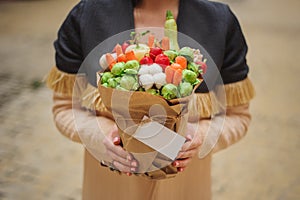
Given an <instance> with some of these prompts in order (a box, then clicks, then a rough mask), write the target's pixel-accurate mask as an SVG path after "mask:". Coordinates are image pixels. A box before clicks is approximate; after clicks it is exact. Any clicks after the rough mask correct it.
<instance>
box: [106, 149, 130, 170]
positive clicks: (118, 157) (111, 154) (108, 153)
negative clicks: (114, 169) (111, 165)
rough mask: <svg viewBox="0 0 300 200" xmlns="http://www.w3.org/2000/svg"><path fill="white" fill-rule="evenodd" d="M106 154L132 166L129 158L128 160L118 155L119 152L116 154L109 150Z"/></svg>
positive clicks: (113, 159) (114, 159) (112, 158)
mask: <svg viewBox="0 0 300 200" xmlns="http://www.w3.org/2000/svg"><path fill="white" fill-rule="evenodd" d="M106 154H107V155H108V156H109V157H110V159H111V160H112V161H118V162H119V163H121V164H122V165H126V166H128V167H131V161H129V160H126V159H124V158H122V157H120V156H118V155H117V154H115V153H114V152H112V151H110V150H109V151H107V152H106Z"/></svg>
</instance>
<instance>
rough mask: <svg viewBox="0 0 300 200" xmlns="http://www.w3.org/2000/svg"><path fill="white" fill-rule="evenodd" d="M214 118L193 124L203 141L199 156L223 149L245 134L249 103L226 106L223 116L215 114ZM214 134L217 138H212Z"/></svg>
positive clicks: (249, 118) (249, 117) (249, 119)
mask: <svg viewBox="0 0 300 200" xmlns="http://www.w3.org/2000/svg"><path fill="white" fill-rule="evenodd" d="M218 118H219V119H218ZM214 120H215V121H213V120H209V119H203V120H200V121H199V123H198V124H195V123H194V124H193V125H194V127H197V133H199V134H201V136H202V137H203V141H204V142H203V144H202V146H201V148H200V150H199V154H198V157H199V158H204V157H205V156H206V155H208V154H209V153H211V152H212V153H216V152H218V151H220V150H222V149H225V148H227V147H229V146H230V145H232V144H234V143H236V142H238V141H239V140H240V139H242V138H243V137H244V136H245V135H246V133H247V130H248V127H249V125H250V121H251V115H250V112H249V104H245V105H240V106H233V107H227V112H226V115H225V118H224V116H223V117H221V116H216V118H215V119H214ZM217 132H218V133H217ZM214 134H217V135H218V139H217V140H215V139H214V138H212V135H214Z"/></svg>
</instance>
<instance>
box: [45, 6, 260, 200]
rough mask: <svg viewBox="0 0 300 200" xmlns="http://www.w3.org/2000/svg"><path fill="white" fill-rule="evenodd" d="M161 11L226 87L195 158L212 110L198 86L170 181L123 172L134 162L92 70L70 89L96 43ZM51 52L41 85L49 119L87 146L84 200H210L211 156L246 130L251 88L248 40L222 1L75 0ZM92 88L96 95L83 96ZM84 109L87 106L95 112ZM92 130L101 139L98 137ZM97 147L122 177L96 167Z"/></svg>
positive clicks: (145, 23) (159, 17)
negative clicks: (194, 115) (212, 139)
mask: <svg viewBox="0 0 300 200" xmlns="http://www.w3.org/2000/svg"><path fill="white" fill-rule="evenodd" d="M166 10H171V11H172V12H173V14H174V16H175V18H176V21H177V24H178V31H179V32H182V33H184V34H186V35H188V36H190V37H191V38H193V39H194V40H196V41H197V42H198V43H200V44H201V45H202V46H203V47H204V48H205V49H206V50H207V51H208V52H209V54H210V55H211V57H212V58H213V60H214V62H215V63H216V65H217V67H218V69H219V71H220V74H221V76H222V79H223V82H224V84H225V92H226V99H227V104H226V118H225V123H224V126H223V129H222V132H221V135H220V138H219V140H218V143H217V144H216V145H215V146H214V147H213V150H212V151H211V152H210V153H209V154H208V155H206V156H205V157H204V158H201V159H199V157H198V153H199V152H198V151H199V148H200V147H201V143H202V142H203V135H205V134H206V133H207V129H208V127H209V125H210V123H211V119H212V116H214V115H215V114H218V111H216V110H214V109H212V100H211V98H209V93H208V92H209V90H210V89H209V87H207V86H206V85H205V83H204V84H201V85H200V87H199V88H198V89H197V95H196V103H197V106H198V108H199V109H198V110H196V112H198V114H200V116H201V118H200V119H197V120H194V121H193V122H191V123H190V125H191V126H190V127H192V126H193V125H194V127H197V128H194V129H193V128H191V129H189V130H187V131H188V134H187V135H189V136H187V142H186V143H185V144H184V146H183V148H182V151H181V153H180V154H179V155H178V157H177V160H176V161H175V162H174V163H173V165H174V166H176V167H177V168H178V171H179V172H181V173H179V174H178V175H177V176H176V177H175V178H171V179H165V180H159V181H157V180H148V179H145V178H141V177H138V176H130V175H131V174H130V173H131V172H132V171H135V170H136V169H137V167H138V166H137V165H138V163H137V162H136V161H135V160H134V158H133V157H132V156H131V154H130V153H129V152H126V151H125V150H123V149H122V147H121V146H120V145H119V144H120V142H121V141H120V138H119V136H118V132H117V129H116V125H115V123H114V121H113V120H111V119H110V117H111V113H109V112H108V111H107V110H105V108H104V107H103V105H102V102H101V97H100V95H99V94H98V93H97V89H96V87H95V86H96V80H95V79H96V77H95V73H96V71H93V69H85V70H86V73H85V74H82V76H80V78H79V79H78V81H79V82H82V83H83V84H81V85H80V86H81V88H79V90H77V92H76V94H74V93H73V85H74V82H75V76H76V73H77V72H78V70H79V68H80V66H81V64H82V62H83V60H84V58H85V57H86V56H87V55H88V54H89V52H90V51H91V50H92V49H93V48H94V47H95V46H97V45H98V44H99V43H101V42H102V41H104V40H105V39H107V38H108V37H110V36H112V35H114V34H117V33H120V32H123V31H126V30H129V29H134V28H141V27H149V26H154V27H163V25H164V21H165V13H166ZM55 50H56V67H54V68H53V69H52V71H51V72H50V74H49V77H48V85H49V87H50V88H52V89H53V90H54V98H53V100H54V106H53V114H54V121H55V123H56V125H57V128H58V129H59V130H60V132H61V133H62V134H64V135H66V136H67V137H69V138H70V139H71V140H73V141H76V142H82V143H84V144H86V142H85V141H89V142H91V143H93V146H92V145H91V146H92V147H88V149H89V151H87V150H86V151H85V161H84V162H85V170H84V183H83V199H88V200H92V199H121V198H126V199H158V200H159V199H167V198H168V199H189V200H191V199H197V200H198V199H203V200H207V199H211V178H210V168H211V157H212V154H213V153H214V152H217V151H219V150H221V149H224V148H226V147H228V146H229V145H231V144H233V143H235V142H237V141H238V140H239V139H241V138H242V137H243V136H244V135H245V133H246V131H247V128H248V126H249V123H250V118H251V117H250V114H249V101H250V99H252V97H253V93H254V91H253V87H252V84H251V82H250V80H249V78H248V76H247V74H248V66H247V64H246V58H245V57H246V53H247V45H246V43H245V40H244V37H243V34H242V32H241V29H240V26H239V23H238V21H237V19H236V17H235V16H234V14H233V13H232V12H231V11H230V9H229V7H228V6H226V5H224V4H221V3H215V2H209V1H206V0H181V1H180V0H165V1H161V0H142V1H130V0H127V1H126V0H124V1H117V0H109V1H108V0H89V1H85V0H82V1H81V2H80V3H78V4H77V5H76V6H75V7H74V8H73V10H72V11H71V12H70V13H69V15H68V17H67V18H66V20H65V22H64V23H63V25H62V26H61V28H60V30H59V33H58V39H57V40H56V41H55ZM91 93H92V94H93V95H96V96H97V98H89V94H91ZM72 96H75V98H73V99H72ZM93 97H95V96H93ZM89 99H90V101H89ZM91 99H93V100H91ZM83 108H84V109H83ZM74 110H75V111H76V113H77V114H76V115H77V116H76V119H75V118H74V117H73V111H74ZM88 110H94V111H95V113H97V115H96V116H95V115H93V114H92V113H91V112H89V111H88ZM75 120H76V123H75ZM95 122H97V123H95ZM195 125H196V126H195ZM99 127H100V128H101V130H102V132H104V133H105V134H106V135H107V137H103V138H101V136H99V134H98V133H99V132H98V130H99ZM79 133H80V137H79ZM89 142H88V143H89ZM102 142H103V143H102ZM89 144H90V143H89ZM97 151H99V152H106V156H107V159H108V160H109V161H113V165H114V167H115V168H116V169H118V170H119V171H122V172H123V174H122V175H120V174H118V173H114V172H110V171H109V170H108V168H104V167H101V166H100V165H99V161H98V160H100V159H101V158H97V156H96V155H97ZM89 152H92V154H93V155H91V154H90V153H89ZM99 154H101V153H99ZM95 157H96V158H95ZM97 159H98V160H97Z"/></svg>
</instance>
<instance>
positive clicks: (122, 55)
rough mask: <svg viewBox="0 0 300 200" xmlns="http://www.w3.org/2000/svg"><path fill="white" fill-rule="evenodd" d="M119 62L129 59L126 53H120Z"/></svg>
mask: <svg viewBox="0 0 300 200" xmlns="http://www.w3.org/2000/svg"><path fill="white" fill-rule="evenodd" d="M117 60H118V62H126V61H127V58H126V56H125V54H123V53H122V54H120V55H119V56H118V58H117Z"/></svg>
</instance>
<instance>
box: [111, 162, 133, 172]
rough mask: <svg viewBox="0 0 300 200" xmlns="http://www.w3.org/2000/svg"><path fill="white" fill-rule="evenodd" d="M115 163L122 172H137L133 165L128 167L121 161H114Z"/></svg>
mask: <svg viewBox="0 0 300 200" xmlns="http://www.w3.org/2000/svg"><path fill="white" fill-rule="evenodd" d="M113 165H114V166H115V167H116V168H117V169H118V170H119V171H121V172H124V173H131V172H136V168H133V167H128V166H126V165H123V164H122V163H119V162H118V161H114V162H113Z"/></svg>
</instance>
